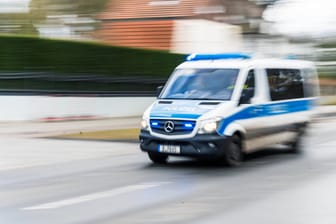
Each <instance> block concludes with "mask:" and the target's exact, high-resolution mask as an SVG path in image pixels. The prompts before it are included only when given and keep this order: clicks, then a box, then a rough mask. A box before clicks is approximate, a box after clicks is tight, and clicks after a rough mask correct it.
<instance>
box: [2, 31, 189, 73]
mask: <svg viewBox="0 0 336 224" xmlns="http://www.w3.org/2000/svg"><path fill="white" fill-rule="evenodd" d="M184 57H185V56H184V55H178V54H170V53H167V52H162V51H149V50H141V49H129V48H122V47H114V46H107V45H103V44H98V43H87V42H74V41H63V40H52V39H40V38H33V37H13V36H0V70H1V71H25V72H30V71H49V72H57V73H68V74H69V73H70V74H82V73H85V74H92V75H108V76H118V77H123V76H126V77H129V76H149V77H165V78H166V77H168V75H169V74H170V73H171V71H172V70H173V68H174V67H175V66H176V65H177V64H179V63H180V62H181V61H183V60H184Z"/></svg>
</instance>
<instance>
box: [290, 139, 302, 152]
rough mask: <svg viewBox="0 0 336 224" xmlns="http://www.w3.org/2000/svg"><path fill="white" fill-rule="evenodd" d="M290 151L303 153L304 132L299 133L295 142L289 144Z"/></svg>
mask: <svg viewBox="0 0 336 224" xmlns="http://www.w3.org/2000/svg"><path fill="white" fill-rule="evenodd" d="M288 151H289V153H294V154H299V153H302V134H299V135H298V136H297V137H296V139H295V141H294V142H291V143H290V144H289V150H288Z"/></svg>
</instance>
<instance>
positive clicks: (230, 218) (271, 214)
mask: <svg viewBox="0 0 336 224" xmlns="http://www.w3.org/2000/svg"><path fill="white" fill-rule="evenodd" d="M335 133H336V120H333V119H322V120H320V122H318V123H314V124H313V125H312V128H311V129H310V132H309V134H308V136H307V137H306V138H305V143H304V147H305V150H304V153H302V154H299V155H293V154H290V153H287V152H286V150H284V149H279V148H277V149H276V148H274V149H267V150H265V151H263V152H259V153H255V154H252V155H249V156H248V158H247V159H246V161H245V162H244V163H243V164H242V166H240V167H238V168H227V167H225V166H220V165H214V164H209V163H200V162H197V161H193V160H189V159H172V160H170V162H169V164H167V165H153V164H151V162H149V160H148V159H147V156H146V155H145V154H144V153H142V152H140V150H139V148H138V145H137V144H133V143H115V142H95V141H72V140H66V141H64V140H53V139H41V138H31V137H27V136H22V135H15V134H13V133H12V134H11V135H8V134H7V135H5V134H3V135H1V134H0V223H1V224H26V223H29V224H42V223H43V224H46V223H48V224H54V223H57V224H63V223H73V224H77V223H78V224H79V223H81V224H89V223H94V224H96V223H97V224H108V223H113V224H114V223H146V224H147V223H230V224H233V223H235V224H236V223H244V224H245V223H258V224H259V223H262V224H263V223H265V224H266V223H267V224H269V223H272V224H274V223H275V224H277V223H279V224H280V223H281V224H283V223H293V224H300V223H304V224H310V223H312V224H313V223H314V224H316V223H323V224H329V223H330V224H331V223H332V224H334V223H336V200H335V199H336V162H335V161H336V138H335Z"/></svg>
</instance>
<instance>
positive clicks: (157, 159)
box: [148, 152, 168, 164]
mask: <svg viewBox="0 0 336 224" xmlns="http://www.w3.org/2000/svg"><path fill="white" fill-rule="evenodd" d="M148 157H149V159H150V160H151V161H152V162H153V163H157V164H165V163H166V162H167V160H168V155H164V154H159V153H155V152H148Z"/></svg>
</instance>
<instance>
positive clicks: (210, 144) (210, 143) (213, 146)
mask: <svg viewBox="0 0 336 224" xmlns="http://www.w3.org/2000/svg"><path fill="white" fill-rule="evenodd" d="M208 145H209V147H210V148H216V145H215V144H214V143H212V142H209V143H208Z"/></svg>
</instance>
